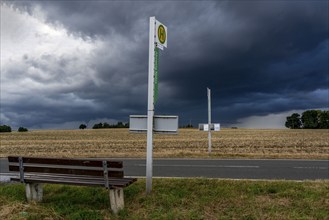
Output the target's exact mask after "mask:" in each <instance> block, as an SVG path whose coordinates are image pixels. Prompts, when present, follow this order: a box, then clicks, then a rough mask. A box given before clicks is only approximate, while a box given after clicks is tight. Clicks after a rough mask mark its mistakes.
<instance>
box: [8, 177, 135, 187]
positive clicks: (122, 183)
mask: <svg viewBox="0 0 329 220" xmlns="http://www.w3.org/2000/svg"><path fill="white" fill-rule="evenodd" d="M11 180H12V181H20V179H19V178H15V177H14V178H11ZM24 180H25V183H34V182H38V183H54V184H71V185H84V186H89V185H92V186H104V180H102V179H98V180H97V181H95V180H90V179H71V178H69V179H65V178H45V177H27V178H25V179H24ZM135 181H136V179H133V178H124V179H109V188H113V187H126V186H129V185H130V184H132V183H133V182H135Z"/></svg>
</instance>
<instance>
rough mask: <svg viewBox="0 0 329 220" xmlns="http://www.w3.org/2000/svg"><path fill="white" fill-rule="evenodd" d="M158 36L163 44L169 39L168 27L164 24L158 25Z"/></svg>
mask: <svg viewBox="0 0 329 220" xmlns="http://www.w3.org/2000/svg"><path fill="white" fill-rule="evenodd" d="M158 38H159V41H160V43H161V44H164V43H165V42H166V39H167V34H166V29H165V28H164V26H163V25H162V24H160V25H159V27H158Z"/></svg>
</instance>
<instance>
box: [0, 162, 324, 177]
mask: <svg viewBox="0 0 329 220" xmlns="http://www.w3.org/2000/svg"><path fill="white" fill-rule="evenodd" d="M114 160H123V161H124V167H125V175H126V176H136V177H145V169H146V165H145V164H146V162H145V159H117V158H116V159H114ZM0 173H1V175H2V176H3V177H4V176H6V175H7V174H6V173H8V161H7V159H6V158H1V159H0ZM153 176H154V177H205V178H228V179H269V180H274V179H276V180H316V179H325V180H329V160H288V159H286V160H278V159H275V160H274V159H273V160H268V159H266V160H265V159H263V160H255V159H243V160H241V159H155V160H154V161H153Z"/></svg>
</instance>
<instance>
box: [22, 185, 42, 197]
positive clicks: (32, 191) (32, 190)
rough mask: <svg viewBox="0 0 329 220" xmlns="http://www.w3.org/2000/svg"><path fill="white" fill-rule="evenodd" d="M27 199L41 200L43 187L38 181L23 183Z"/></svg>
mask: <svg viewBox="0 0 329 220" xmlns="http://www.w3.org/2000/svg"><path fill="white" fill-rule="evenodd" d="M25 191H26V198H27V201H29V202H30V201H36V202H41V201H42V196H43V187H42V184H40V183H26V185H25Z"/></svg>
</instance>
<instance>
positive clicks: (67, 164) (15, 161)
mask: <svg viewBox="0 0 329 220" xmlns="http://www.w3.org/2000/svg"><path fill="white" fill-rule="evenodd" d="M8 161H9V171H13V172H19V174H20V181H21V182H24V175H25V174H26V173H46V174H63V175H77V176H94V177H104V180H105V182H107V181H108V178H123V177H124V173H123V162H122V161H112V160H99V159H61V158H36V157H17V156H9V157H8Z"/></svg>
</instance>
